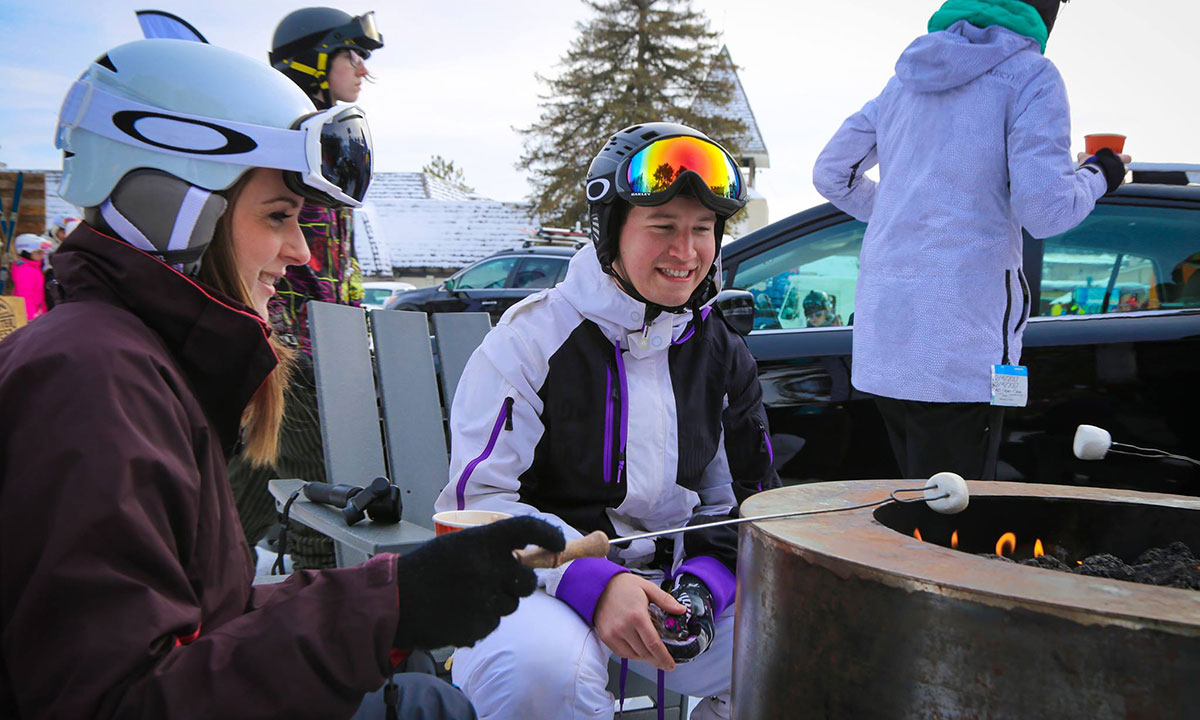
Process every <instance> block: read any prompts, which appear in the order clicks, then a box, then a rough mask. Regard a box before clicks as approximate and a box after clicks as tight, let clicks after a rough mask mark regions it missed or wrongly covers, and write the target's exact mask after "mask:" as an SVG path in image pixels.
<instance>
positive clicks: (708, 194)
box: [584, 122, 747, 312]
mask: <svg viewBox="0 0 1200 720" xmlns="http://www.w3.org/2000/svg"><path fill="white" fill-rule="evenodd" d="M674 137H693V138H698V139H700V140H703V141H704V142H706V143H708V144H710V145H712V146H714V147H715V148H717V149H718V150H719V151H720V152H721V153H723V154H724V155H725V157H726V159H727V162H728V163H729V164H730V165H731V167H732V171H733V172H734V173H735V174H736V185H737V186H736V188H734V189H733V190H734V191H733V192H732V195H733V197H718V196H717V195H716V194H714V193H713V192H712V190H710V189H709V187H708V186H707V185H706V184H705V183H704V181H703V179H702V178H701V177H700V176H699V175H698V174H697V173H696V172H694V171H690V170H686V168H685V169H683V170H681V172H680V173H679V174H678V176H676V177H675V179H674V180H673V181H672V182H671V183H670V185H669V187H668V188H667V189H665V190H663V191H661V192H655V193H653V197H652V198H646V197H637V196H636V194H635V193H632V192H631V190H630V187H629V178H628V177H626V173H625V171H626V170H627V169H628V167H629V161H630V160H631V159H632V158H633V157H634V156H635V155H636V154H637V153H638V152H639V151H641V150H643V149H645V148H646V147H647V146H649V145H651V144H653V143H655V142H658V141H661V140H667V139H670V138H674ZM685 188H686V189H689V190H690V191H691V194H692V195H693V196H694V197H695V198H696V199H697V200H698V201H699V202H700V203H701V204H702V205H704V206H705V207H707V208H708V209H710V210H712V211H713V212H715V213H716V215H717V222H716V224H715V226H714V228H713V232H714V235H715V236H716V243H717V253H716V255H715V256H714V260H713V264H712V267H710V268H709V269H708V273H707V275H706V276H705V278H704V280H703V281H701V283H700V285H699V286H698V287H697V288H696V290H695V292H693V293H692V297H691V298H689V299H688V301H687V303H685V304H684V305H682V306H679V307H671V308H667V307H662V306H659V305H657V304H655V303H652V302H650V301H649V300H646V298H644V297H643V296H642V295H641V293H639V292H638V291H637V290H636V289H635V288H634V287H633V286H632V285H630V284H629V283H628V282H626V281H625V280H624V278H622V277H620V276H619V275H618V274H617V273H616V272H615V271H614V270H613V261H614V260H616V259H617V254H618V249H619V248H618V240H619V237H618V235H619V228H616V227H614V225H615V223H614V222H613V220H614V216H613V211H614V210H615V209H616V205H617V202H618V201H621V202H625V203H627V204H629V205H662V204H664V203H667V202H670V201H671V200H672V199H673V198H675V197H676V196H677V195H679V193H680V192H681V191H683V190H684V189H685ZM584 193H585V195H586V197H587V201H588V235H589V239H590V240H591V241H592V244H593V245H594V246H595V248H596V257H597V259H599V261H600V267H601V268H603V270H604V272H606V273H608V274H609V275H612V276H613V277H614V278H616V279H617V282H619V283H620V284H621V287H622V288H624V290H625V292H627V293H628V294H629V295H630V296H632V297H633V298H634V299H636V300H638V301H639V302H644V303H646V305H647V306H648V307H650V308H651V309H656V308H657V309H658V310H660V311H661V310H666V311H668V312H679V311H680V310H684V309H693V310H694V309H695V308H698V307H700V306H701V305H703V304H704V303H706V302H708V301H709V300H710V299H711V298H712V297H713V296H714V295H716V293H717V282H716V274H717V270H718V267H719V265H720V249H721V236H722V235H724V233H725V221H726V220H728V219H729V218H730V217H732V216H733V215H734V214H736V213H737V212H738V211H739V210H741V209H742V208H743V207H745V205H746V196H747V191H746V185H745V182H743V181H742V178H741V175H740V171H739V170H738V165H737V162H736V161H735V160H734V159H733V157H732V156H731V155H729V153H728V151H726V150H725V148H723V147H721V146H720V145H719V144H718V143H716V142H714V141H713V140H712V139H711V138H710V137H708V136H707V135H705V134H704V133H702V132H700V131H699V130H696V129H694V128H690V127H688V126H686V125H680V124H679V123H671V122H651V123H642V124H640V125H633V126H630V127H627V128H625V129H624V130H621V131H619V132H617V133H615V134H613V136H612V137H610V138H609V139H608V142H606V143H605V144H604V147H603V148H601V149H600V152H599V153H598V154H597V155H596V157H595V158H594V159H593V160H592V163H591V165H590V166H589V167H588V173H587V179H586V180H585V182H584Z"/></svg>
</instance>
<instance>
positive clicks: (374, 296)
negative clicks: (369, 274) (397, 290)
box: [363, 287, 393, 305]
mask: <svg viewBox="0 0 1200 720" xmlns="http://www.w3.org/2000/svg"><path fill="white" fill-rule="evenodd" d="M392 292H393V291H392V289H391V288H378V287H375V288H363V302H364V303H367V304H370V305H382V304H384V303H385V302H387V299H388V298H390V297H391V296H392Z"/></svg>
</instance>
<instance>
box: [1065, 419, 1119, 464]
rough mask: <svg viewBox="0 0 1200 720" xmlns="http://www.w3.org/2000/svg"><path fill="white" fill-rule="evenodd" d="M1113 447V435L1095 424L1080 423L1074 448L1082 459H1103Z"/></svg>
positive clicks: (1076, 455) (1073, 444)
mask: <svg viewBox="0 0 1200 720" xmlns="http://www.w3.org/2000/svg"><path fill="white" fill-rule="evenodd" d="M1111 447H1112V435H1111V434H1110V433H1109V432H1108V431H1107V430H1105V429H1104V428H1098V427H1096V426H1095V425H1080V426H1079V428H1078V429H1077V430H1076V431H1075V442H1074V443H1072V449H1073V450H1074V451H1075V457H1077V458H1079V459H1080V460H1103V459H1104V456H1105V455H1107V454H1108V450H1109V448H1111Z"/></svg>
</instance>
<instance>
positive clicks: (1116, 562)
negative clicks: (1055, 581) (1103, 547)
mask: <svg viewBox="0 0 1200 720" xmlns="http://www.w3.org/2000/svg"><path fill="white" fill-rule="evenodd" d="M1071 572H1073V573H1075V574H1076V575H1089V576H1091V577H1102V578H1108V579H1110V580H1129V581H1132V580H1133V568H1131V567H1129V566H1128V565H1126V564H1125V561H1124V560H1122V559H1121V558H1119V557H1117V556H1116V555H1109V554H1108V553H1100V554H1099V555H1092V556H1090V557H1087V558H1085V559H1084V561H1083V563H1082V564H1081V565H1079V566H1078V567H1076V568H1074V569H1073V570H1072V571H1071Z"/></svg>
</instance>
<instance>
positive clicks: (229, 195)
mask: <svg viewBox="0 0 1200 720" xmlns="http://www.w3.org/2000/svg"><path fill="white" fill-rule="evenodd" d="M251 172H253V171H251ZM250 174H251V173H250V172H247V173H246V174H244V175H242V177H241V178H240V179H239V180H238V181H237V182H236V183H234V185H233V187H231V188H229V190H227V191H226V192H225V199H226V200H227V201H228V203H229V204H228V206H227V208H226V210H225V213H224V214H223V215H222V216H221V219H220V220H218V221H217V229H216V231H215V232H214V233H213V239H212V243H210V244H209V246H208V249H207V250H206V251H205V253H204V261H203V262H202V263H201V264H200V280H201V282H204V283H206V284H208V285H210V286H212V287H213V288H215V289H217V290H219V291H220V292H222V293H224V294H226V295H228V296H229V297H230V298H233V299H234V300H237V301H238V302H240V303H242V304H243V305H246V306H250V305H251V300H250V289H249V288H247V287H246V284H245V283H244V282H242V276H241V275H240V274H239V273H238V268H237V258H236V256H235V255H234V251H233V208H234V205H236V204H237V200H238V197H239V196H240V195H241V194H242V189H243V188H245V186H246V183H247V182H248V181H249V178H250ZM270 342H271V347H272V348H273V349H274V350H275V355H276V356H277V357H278V358H279V364H278V365H276V366H275V369H274V370H273V371H271V374H270V375H269V376H267V379H266V380H264V381H263V384H262V385H260V386H259V388H258V391H257V392H255V393H254V397H252V398H250V402H249V404H247V405H246V409H245V411H243V413H242V453H243V454H244V455H245V457H246V459H248V460H249V461H250V462H251V464H253V465H256V466H259V467H265V466H267V465H270V464H271V463H273V462H275V456H276V454H277V453H278V451H279V428H280V426H281V425H282V424H283V407H284V390H285V389H286V388H287V385H288V379H289V378H290V376H291V371H292V358H293V350H292V349H291V348H289V347H286V346H284V345H283V344H282V343H280V342H279V341H278V340H276V337H275V336H274V335H272V336H271V338H270Z"/></svg>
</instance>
